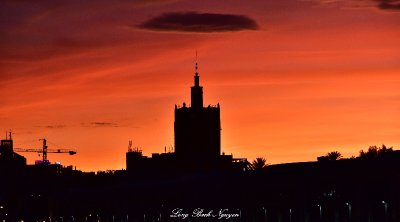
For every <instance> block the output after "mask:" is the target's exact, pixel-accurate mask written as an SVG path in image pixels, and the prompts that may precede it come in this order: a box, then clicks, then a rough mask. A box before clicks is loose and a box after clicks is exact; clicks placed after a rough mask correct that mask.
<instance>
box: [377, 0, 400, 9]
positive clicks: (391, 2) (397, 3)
mask: <svg viewBox="0 0 400 222" xmlns="http://www.w3.org/2000/svg"><path fill="white" fill-rule="evenodd" d="M375 1H377V2H378V7H379V8H380V9H383V10H400V0H375Z"/></svg>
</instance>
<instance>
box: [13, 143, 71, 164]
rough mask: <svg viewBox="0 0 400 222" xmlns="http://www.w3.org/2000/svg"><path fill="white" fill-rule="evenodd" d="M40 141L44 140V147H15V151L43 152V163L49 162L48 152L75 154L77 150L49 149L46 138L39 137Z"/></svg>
mask: <svg viewBox="0 0 400 222" xmlns="http://www.w3.org/2000/svg"><path fill="white" fill-rule="evenodd" d="M10 137H11V136H10ZM39 140H40V141H43V145H42V148H14V151H15V152H35V153H40V154H42V161H43V164H47V163H49V161H48V159H47V153H68V154H69V155H75V154H76V151H75V150H70V149H59V148H57V149H48V146H47V140H46V139H45V138H43V139H39Z"/></svg>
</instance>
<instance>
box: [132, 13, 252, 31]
mask: <svg viewBox="0 0 400 222" xmlns="http://www.w3.org/2000/svg"><path fill="white" fill-rule="evenodd" d="M137 27H139V28H142V29H149V30H156V31H180V32H229V31H240V30H257V29H258V28H259V27H258V25H257V23H256V22H255V21H254V20H253V19H251V18H249V17H247V16H245V15H232V14H214V13H198V12H185V13H165V14H162V15H160V16H157V17H154V18H151V19H149V20H147V21H145V22H143V23H141V24H139V25H138V26H137Z"/></svg>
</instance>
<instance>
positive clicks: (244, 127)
mask: <svg viewBox="0 0 400 222" xmlns="http://www.w3.org/2000/svg"><path fill="white" fill-rule="evenodd" d="M396 5H397V3H393V2H390V3H389V2H387V1H372V0H371V1H370V0H367V1H364V2H363V3H360V2H359V1H356V0H350V1H342V0H337V1H329V2H328V1H318V0H307V1H302V0H290V1H288V2H276V1H258V0H257V1H253V2H252V3H251V4H245V5H244V3H242V2H239V1H232V3H229V4H228V3H223V2H215V1H208V0H207V1H206V2H202V3H199V2H195V1H151V2H149V1H135V2H118V3H115V4H112V5H111V6H110V5H109V3H107V2H87V3H83V4H78V3H75V2H74V3H68V2H60V3H54V2H52V1H44V2H41V3H40V4H35V3H31V2H18V3H17V2H13V1H5V2H4V4H3V6H2V7H1V12H2V13H1V14H2V15H3V16H4V18H5V19H4V20H2V21H1V22H0V25H1V27H2V34H1V36H2V38H0V45H1V48H2V50H1V57H0V62H1V72H0V79H1V83H0V92H1V95H2V99H1V106H0V132H3V133H5V132H6V131H12V132H13V133H14V140H15V144H14V145H15V147H22V148H23V147H40V146H41V142H40V141H38V140H39V139H40V138H46V139H48V141H49V142H52V143H54V144H49V148H52V147H71V148H73V149H77V150H79V154H78V155H75V156H69V155H57V154H54V155H50V160H51V161H53V162H55V161H59V162H61V163H63V164H70V165H74V166H77V167H78V169H81V170H83V171H97V170H108V169H114V170H116V169H122V168H124V167H125V160H124V157H123V156H121V155H120V154H121V153H124V152H126V150H127V146H128V141H129V140H132V141H133V143H134V145H135V146H139V147H141V148H142V150H143V153H144V154H145V155H147V156H150V155H151V154H152V153H161V152H163V151H164V147H165V146H167V147H170V146H173V145H174V132H173V128H174V125H173V122H174V104H182V102H183V101H190V98H189V94H188V88H187V87H188V86H189V85H191V83H192V72H193V63H194V62H195V55H194V54H195V50H196V49H197V51H198V52H199V53H198V55H199V56H198V62H199V64H200V65H201V66H200V67H199V72H200V73H202V84H203V85H207V91H206V92H205V94H204V97H205V98H207V99H206V101H205V104H204V105H205V106H208V105H209V104H216V103H218V102H220V105H221V106H222V107H223V108H224V109H223V110H222V111H221V113H220V117H221V128H222V131H221V152H224V153H226V154H234V155H235V156H238V157H246V158H247V159H248V160H254V159H255V158H257V157H265V158H267V160H268V162H269V163H270V164H278V163H287V162H301V161H314V160H315V157H317V156H320V155H324V154H326V153H328V152H330V151H332V150H338V151H340V152H341V153H342V155H343V156H344V157H351V156H357V155H358V152H359V151H360V150H361V149H367V148H368V147H369V146H370V145H380V144H386V145H388V146H393V147H395V148H396V147H399V145H400V141H399V137H398V134H399V131H398V129H399V124H400V123H399V118H398V110H399V101H398V95H399V93H400V92H399V87H397V86H398V82H399V75H398V72H399V69H400V68H399V66H400V65H399V61H400V58H399V53H398V52H399V51H400V49H399V46H397V45H396V44H394V42H396V41H397V39H398V36H400V33H399V30H398V25H397V24H398V23H397V21H398V20H399V16H400V15H399V14H400V13H399V11H398V10H396ZM356 6H359V7H356ZM3 133H1V134H0V135H4V134H3ZM2 138H3V136H2ZM24 155H25V156H26V157H27V159H28V163H29V164H33V163H34V161H35V160H37V159H40V157H39V156H38V155H37V154H35V153H25V154H24Z"/></svg>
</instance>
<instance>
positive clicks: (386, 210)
mask: <svg viewBox="0 0 400 222" xmlns="http://www.w3.org/2000/svg"><path fill="white" fill-rule="evenodd" d="M382 204H383V205H384V207H385V221H386V220H387V213H388V203H387V202H385V201H384V200H382Z"/></svg>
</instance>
